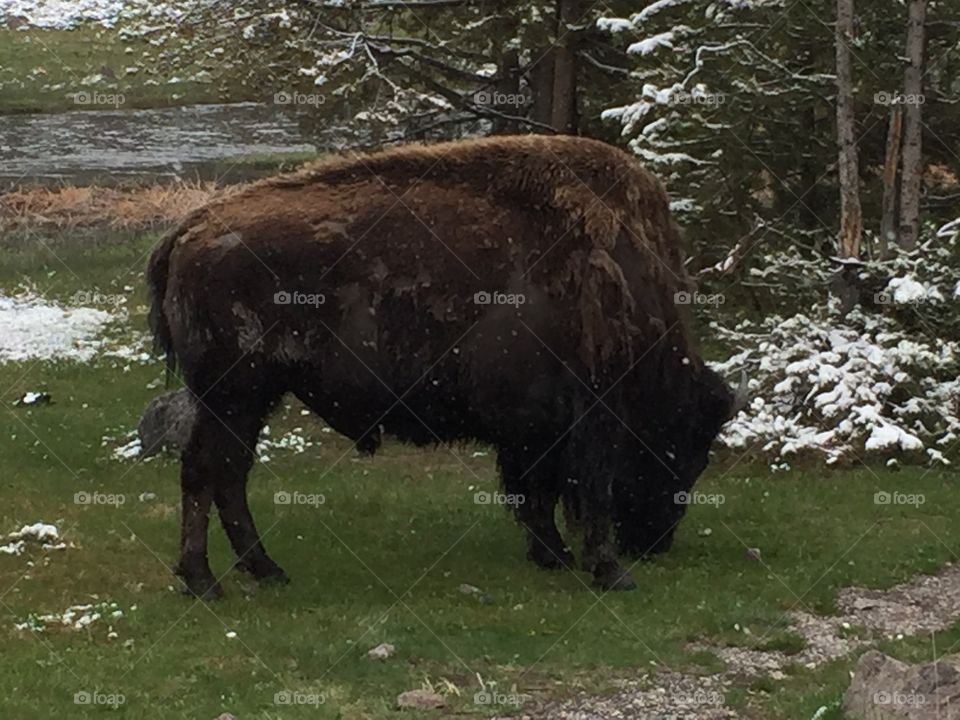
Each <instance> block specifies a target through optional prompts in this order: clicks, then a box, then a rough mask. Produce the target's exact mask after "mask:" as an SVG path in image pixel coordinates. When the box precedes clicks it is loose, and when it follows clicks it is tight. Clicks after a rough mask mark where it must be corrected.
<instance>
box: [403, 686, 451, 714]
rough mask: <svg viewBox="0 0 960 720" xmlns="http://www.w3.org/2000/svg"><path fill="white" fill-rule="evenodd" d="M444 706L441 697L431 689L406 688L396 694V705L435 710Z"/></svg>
mask: <svg viewBox="0 0 960 720" xmlns="http://www.w3.org/2000/svg"><path fill="white" fill-rule="evenodd" d="M443 706H444V702H443V697H442V696H440V695H438V694H437V693H435V692H433V691H431V690H407V691H406V692H405V693H400V694H399V695H397V707H399V708H415V709H417V710H435V709H438V708H442V707H443Z"/></svg>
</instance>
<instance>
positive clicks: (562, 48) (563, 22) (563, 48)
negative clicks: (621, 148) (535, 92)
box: [550, 0, 580, 134]
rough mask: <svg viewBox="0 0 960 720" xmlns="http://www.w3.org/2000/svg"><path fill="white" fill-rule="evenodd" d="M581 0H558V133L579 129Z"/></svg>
mask: <svg viewBox="0 0 960 720" xmlns="http://www.w3.org/2000/svg"><path fill="white" fill-rule="evenodd" d="M579 20H580V0H557V46H556V50H555V51H554V57H553V108H552V112H551V118H550V124H551V125H552V126H553V129H554V130H556V131H557V132H558V133H563V134H576V132H577V53H576V42H577V34H576V32H575V31H571V30H569V29H568V27H569V26H571V25H574V24H576V23H577V22H578V21H579Z"/></svg>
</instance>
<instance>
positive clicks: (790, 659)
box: [521, 564, 960, 720]
mask: <svg viewBox="0 0 960 720" xmlns="http://www.w3.org/2000/svg"><path fill="white" fill-rule="evenodd" d="M837 607H838V609H839V613H838V614H837V615H831V616H829V617H821V616H818V615H813V614H810V613H807V612H799V611H790V612H789V613H788V614H787V620H788V622H786V623H785V629H787V630H790V631H792V632H794V633H796V634H798V635H800V636H801V637H803V639H804V640H805V641H806V647H805V648H804V649H803V650H802V651H801V652H799V653H798V654H796V655H787V654H785V653H783V652H780V651H764V650H758V649H755V648H743V647H717V646H712V645H706V644H701V643H697V644H694V645H691V649H692V650H699V651H707V652H711V653H713V654H714V655H716V656H717V657H718V658H720V659H721V660H722V661H723V663H724V664H725V666H726V669H725V670H723V671H722V672H719V673H716V674H713V675H694V674H688V673H687V674H685V673H678V672H674V671H673V670H669V669H661V670H658V671H657V672H656V673H655V674H654V675H653V676H652V677H650V678H647V679H644V680H637V681H626V682H624V683H622V689H621V690H618V691H617V692H616V693H614V694H612V695H606V696H602V697H600V696H591V695H581V696H578V697H576V698H574V699H572V700H564V701H561V702H557V703H543V704H540V705H538V706H536V707H531V708H528V711H527V712H526V713H525V714H524V715H522V716H521V717H523V718H524V719H525V720H548V719H549V720H634V719H635V720H641V719H642V720H654V719H662V720H668V719H670V720H673V719H674V718H696V719H698V720H727V719H728V718H740V717H742V716H741V715H739V714H737V713H736V712H735V711H734V710H732V709H731V708H728V707H726V706H725V705H724V695H725V692H726V691H727V690H728V689H730V688H731V687H734V686H736V685H742V684H743V683H744V681H745V680H755V679H757V678H762V677H766V678H770V679H772V680H779V679H783V678H784V677H786V675H785V673H784V669H785V668H786V667H787V666H789V665H801V666H804V667H806V668H810V669H815V668H817V667H819V666H821V665H823V664H825V663H827V662H830V661H831V660H835V659H837V658H841V657H844V656H846V655H849V654H851V653H853V652H854V651H856V650H860V649H863V648H866V647H869V646H871V645H873V644H875V643H876V642H877V641H878V640H880V639H884V638H889V639H892V638H896V637H899V636H908V635H919V634H923V633H930V632H935V631H939V630H943V629H945V628H947V627H949V626H950V625H951V624H953V622H954V621H955V620H956V619H957V617H958V616H960V565H953V564H947V566H946V567H945V568H944V570H943V571H942V572H941V573H940V574H939V575H936V576H923V577H918V578H915V579H914V580H912V581H910V582H908V583H904V584H901V585H896V586H894V587H892V588H890V589H889V590H870V589H866V588H857V587H851V588H845V589H843V590H841V591H840V593H839V595H838V596H837Z"/></svg>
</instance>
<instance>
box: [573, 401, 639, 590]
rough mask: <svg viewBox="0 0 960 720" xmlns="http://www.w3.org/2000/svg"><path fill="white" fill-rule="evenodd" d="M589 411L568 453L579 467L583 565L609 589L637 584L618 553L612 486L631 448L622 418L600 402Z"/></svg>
mask: <svg viewBox="0 0 960 720" xmlns="http://www.w3.org/2000/svg"><path fill="white" fill-rule="evenodd" d="M594 414H596V415H597V417H596V418H595V417H593V415H594ZM588 415H590V417H586V418H585V419H584V420H583V421H582V422H581V423H579V424H578V426H577V428H576V429H575V430H574V431H573V432H572V433H571V438H570V443H569V445H568V447H567V453H566V458H567V464H568V467H569V468H571V469H572V470H574V471H575V474H574V475H573V478H574V479H575V481H576V482H575V486H576V491H575V492H576V494H577V498H576V503H575V504H576V506H577V508H578V511H579V517H578V522H579V525H580V530H581V532H582V533H583V557H582V567H583V569H584V570H585V571H587V572H589V573H592V574H593V583H594V585H596V586H598V587H600V588H602V589H604V590H633V589H634V588H635V587H636V583H635V582H634V581H633V577H631V575H630V572H629V570H627V569H625V568H623V567H622V566H621V565H620V562H619V561H618V559H617V555H618V549H617V545H616V542H615V540H614V533H613V525H614V507H613V504H614V497H613V487H614V482H615V478H616V477H617V473H618V472H622V470H621V467H622V466H623V464H624V457H625V455H626V453H628V452H629V449H628V447H627V446H626V444H625V442H624V441H623V431H622V428H621V427H620V426H619V422H618V421H617V420H616V419H615V418H613V417H611V416H610V413H609V411H608V410H605V409H602V408H600V409H597V410H595V411H593V412H588Z"/></svg>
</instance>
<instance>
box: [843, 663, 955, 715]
mask: <svg viewBox="0 0 960 720" xmlns="http://www.w3.org/2000/svg"><path fill="white" fill-rule="evenodd" d="M958 668H960V663H958V661H957V660H956V659H949V658H945V659H942V660H940V661H938V662H935V663H927V664H924V665H908V664H907V663H904V662H900V661H899V660H895V659H893V658H891V657H888V656H887V655H884V654H883V653H881V652H879V651H877V650H870V651H869V652H866V653H864V654H863V655H862V656H861V657H860V661H859V662H858V663H857V667H856V670H855V671H854V673H853V680H852V681H851V683H850V687H849V688H848V689H847V692H846V693H845V694H844V696H843V710H844V713H845V714H846V715H845V716H846V717H849V718H850V720H942V719H943V718H950V717H955V714H953V713H954V712H955V708H956V707H957V706H958V705H960V669H958Z"/></svg>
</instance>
